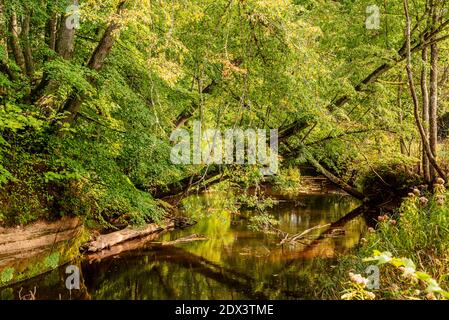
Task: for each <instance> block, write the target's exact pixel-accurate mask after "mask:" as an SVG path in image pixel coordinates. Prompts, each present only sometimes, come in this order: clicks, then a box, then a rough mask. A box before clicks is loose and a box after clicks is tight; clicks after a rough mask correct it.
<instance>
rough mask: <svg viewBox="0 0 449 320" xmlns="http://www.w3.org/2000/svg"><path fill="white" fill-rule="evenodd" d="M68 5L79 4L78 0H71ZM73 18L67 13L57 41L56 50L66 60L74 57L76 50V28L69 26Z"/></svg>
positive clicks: (62, 21) (62, 20)
mask: <svg viewBox="0 0 449 320" xmlns="http://www.w3.org/2000/svg"><path fill="white" fill-rule="evenodd" d="M68 5H69V6H75V5H78V0H69V1H68ZM71 19H73V17H72V16H71V15H67V14H66V15H65V16H64V17H63V18H62V19H61V25H60V26H59V33H58V41H57V43H56V52H57V53H58V54H60V55H61V56H62V57H63V58H64V59H65V60H70V59H72V57H73V53H74V52H75V33H76V29H75V28H73V27H69V25H70V23H69V22H70V20H71Z"/></svg>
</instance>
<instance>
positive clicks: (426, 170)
mask: <svg viewBox="0 0 449 320" xmlns="http://www.w3.org/2000/svg"><path fill="white" fill-rule="evenodd" d="M427 51H428V49H427V47H425V48H424V49H423V50H422V63H423V66H422V68H421V96H422V104H423V107H422V123H423V128H424V132H425V135H426V139H427V138H428V137H429V89H428V87H427V62H428V54H427ZM421 145H422V144H421ZM422 173H423V177H424V181H426V183H429V182H430V181H431V178H430V164H429V158H428V157H427V154H426V151H425V150H424V147H423V146H422Z"/></svg>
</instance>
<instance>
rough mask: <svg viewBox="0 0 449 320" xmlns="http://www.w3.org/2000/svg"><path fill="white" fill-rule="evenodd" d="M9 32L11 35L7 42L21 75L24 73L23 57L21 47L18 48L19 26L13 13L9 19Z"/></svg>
mask: <svg viewBox="0 0 449 320" xmlns="http://www.w3.org/2000/svg"><path fill="white" fill-rule="evenodd" d="M9 31H10V33H11V34H10V37H9V42H10V46H11V49H12V53H13V55H14V59H15V61H16V63H17V65H18V66H19V67H20V69H21V70H22V71H23V73H26V67H25V57H24V55H23V51H22V47H21V46H20V40H19V38H20V37H19V26H18V24H17V15H16V13H15V12H12V13H11V16H10V18H9Z"/></svg>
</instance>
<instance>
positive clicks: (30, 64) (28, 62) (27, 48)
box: [21, 9, 34, 78]
mask: <svg viewBox="0 0 449 320" xmlns="http://www.w3.org/2000/svg"><path fill="white" fill-rule="evenodd" d="M30 20H31V12H30V11H29V10H28V9H26V10H25V17H24V19H23V23H22V35H21V36H22V42H23V54H24V58H25V68H26V73H27V75H28V77H30V78H31V77H32V76H33V75H34V61H33V53H32V50H31V44H30Z"/></svg>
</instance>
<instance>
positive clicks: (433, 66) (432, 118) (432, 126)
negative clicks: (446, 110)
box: [429, 43, 438, 180]
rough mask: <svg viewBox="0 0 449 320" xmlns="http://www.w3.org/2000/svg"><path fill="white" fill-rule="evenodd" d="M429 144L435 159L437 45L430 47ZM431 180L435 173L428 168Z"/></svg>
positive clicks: (436, 136) (436, 156) (436, 133)
mask: <svg viewBox="0 0 449 320" xmlns="http://www.w3.org/2000/svg"><path fill="white" fill-rule="evenodd" d="M429 143H430V150H431V151H432V154H433V156H434V158H435V159H437V158H438V155H437V144H438V44H436V43H434V44H432V45H431V46H430V108H429ZM430 169H431V170H430V176H431V179H432V180H434V179H435V177H436V172H435V170H434V169H433V168H430Z"/></svg>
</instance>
